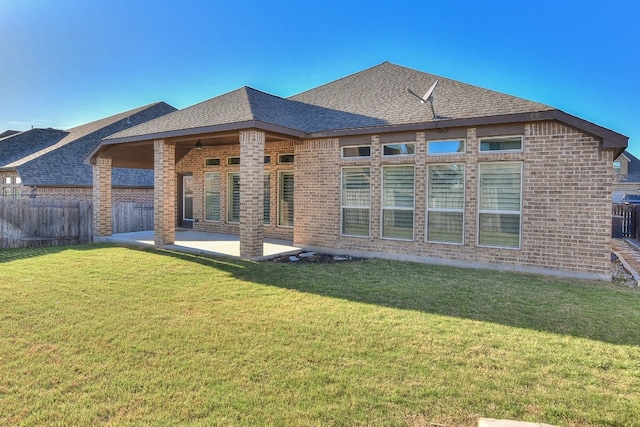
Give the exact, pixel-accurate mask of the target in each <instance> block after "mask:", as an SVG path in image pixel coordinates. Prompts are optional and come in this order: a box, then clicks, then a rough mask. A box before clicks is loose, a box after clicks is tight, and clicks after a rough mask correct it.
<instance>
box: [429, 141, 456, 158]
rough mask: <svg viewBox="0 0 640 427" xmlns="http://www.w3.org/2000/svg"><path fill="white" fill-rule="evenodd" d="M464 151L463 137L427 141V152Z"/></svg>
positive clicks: (449, 152) (446, 152)
mask: <svg viewBox="0 0 640 427" xmlns="http://www.w3.org/2000/svg"><path fill="white" fill-rule="evenodd" d="M461 153H464V139H455V140H447V141H429V142H427V154H431V155H433V154H461Z"/></svg>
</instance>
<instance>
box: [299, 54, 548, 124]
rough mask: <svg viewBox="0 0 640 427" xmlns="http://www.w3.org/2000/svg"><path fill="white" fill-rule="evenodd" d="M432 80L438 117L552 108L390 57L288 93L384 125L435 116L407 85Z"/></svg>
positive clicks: (420, 86)
mask: <svg viewBox="0 0 640 427" xmlns="http://www.w3.org/2000/svg"><path fill="white" fill-rule="evenodd" d="M436 80H438V86H437V87H436V89H435V91H434V92H433V107H434V110H435V113H436V115H437V116H438V119H440V120H441V119H465V118H472V117H489V116H497V115H503V114H518V113H531V112H539V111H549V110H554V108H553V107H549V106H548V105H544V104H540V103H538V102H533V101H528V100H525V99H522V98H517V97H514V96H511V95H506V94H503V93H499V92H495V91H492V90H488V89H484V88H481V87H478V86H473V85H470V84H467V83H462V82H459V81H456V80H451V79H447V78H445V77H440V76H436V75H433V74H428V73H424V72H422V71H417V70H413V69H410V68H406V67H401V66H399V65H395V64H391V63H389V62H384V63H382V64H380V65H378V66H375V67H373V68H369V69H366V70H364V71H360V72H359V73H356V74H352V75H350V76H347V77H344V78H342V79H339V80H336V81H334V82H331V83H328V84H325V85H322V86H319V87H317V88H315V89H311V90H309V91H306V92H303V93H300V94H298V95H295V96H292V97H290V98H288V99H290V100H295V101H299V102H304V103H306V104H311V105H316V106H320V107H324V108H328V109H331V110H339V111H342V112H347V113H353V114H358V115H361V116H363V117H368V118H375V119H377V120H378V121H382V122H384V123H386V124H388V125H401V124H410V123H423V122H428V121H433V120H434V118H433V114H432V112H431V109H430V107H429V106H428V105H427V104H421V103H420V101H419V100H418V99H416V98H415V96H413V95H412V94H410V93H409V92H408V91H407V88H411V89H412V90H413V91H415V92H417V93H419V94H420V95H422V94H424V93H425V92H426V90H427V89H428V88H429V87H430V86H431V85H432V84H433V83H435V81H436ZM363 124H364V123H363ZM343 125H344V127H345V128H347V127H360V126H358V124H353V123H344V124H343ZM354 125H355V126H354ZM364 125H366V124H364ZM322 130H328V129H322Z"/></svg>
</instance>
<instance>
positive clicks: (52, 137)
mask: <svg viewBox="0 0 640 427" xmlns="http://www.w3.org/2000/svg"><path fill="white" fill-rule="evenodd" d="M67 135H69V132H66V131H63V130H59V129H51V128H49V129H37V128H36V129H31V130H27V131H24V132H20V133H16V134H14V135H11V136H9V137H6V138H3V139H2V140H0V167H2V168H7V167H8V168H13V166H12V163H14V162H17V161H19V160H21V159H23V158H24V157H26V156H30V155H33V154H34V153H37V152H39V151H41V150H44V149H46V148H48V147H51V146H53V145H54V144H57V143H58V142H60V141H61V140H62V139H63V138H64V137H66V136H67Z"/></svg>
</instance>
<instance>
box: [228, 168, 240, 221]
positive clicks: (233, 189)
mask: <svg viewBox="0 0 640 427" xmlns="http://www.w3.org/2000/svg"><path fill="white" fill-rule="evenodd" d="M227 185H228V188H229V190H228V192H227V200H228V201H227V221H229V222H240V173H239V172H231V173H230V174H229V180H228V182H227Z"/></svg>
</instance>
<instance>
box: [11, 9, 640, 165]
mask: <svg viewBox="0 0 640 427" xmlns="http://www.w3.org/2000/svg"><path fill="white" fill-rule="evenodd" d="M639 17H640V2H638V1H637V0H622V1H616V2H611V3H608V4H607V3H604V2H602V1H593V0H582V1H578V0H575V1H574V0H566V1H565V0H554V1H550V0H537V1H535V2H518V1H513V0H506V1H491V0H485V1H474V2H471V1H468V2H465V1H439V2H432V1H428V0H420V1H417V0H416V1H405V0H394V1H385V2H380V3H376V2H375V1H374V2H372V1H348V0H341V1H334V0H325V1H305V0H299V1H269V0H263V1H246V0H234V1H233V2H231V1H224V2H223V1H216V0H214V1H212V0H206V1H200V0H180V1H172V2H164V1H158V0H154V1H148V0H134V1H132V0H91V1H87V0H21V1H15V0H0V132H2V131H4V130H6V129H15V130H26V129H29V128H30V127H31V126H34V127H55V128H62V129H65V128H69V127H73V126H76V125H79V124H83V123H87V122H90V121H93V120H97V119H100V118H102V117H106V116H109V115H112V114H116V113H119V112H121V111H125V110H129V109H132V108H135V107H138V106H141V105H145V104H148V103H151V102H155V101H166V102H168V103H170V104H171V105H173V106H175V107H177V108H184V107H187V106H189V105H192V104H195V103H197V102H200V101H203V100H205V99H209V98H212V97H214V96H217V95H220V94H222V93H225V92H228V91H231V90H234V89H237V88H239V87H241V86H245V85H247V86H251V87H254V88H256V89H259V90H262V91H265V92H268V93H271V94H274V95H278V96H282V97H287V96H290V95H293V94H295V93H298V92H301V91H303V90H306V89H310V88H312V87H315V86H318V85H321V84H323V83H327V82H330V81H332V80H335V79H338V78H340V77H343V76H346V75H349V74H352V73H355V72H357V71H360V70H362V69H365V68H368V67H371V66H374V65H377V64H379V63H381V62H383V61H390V62H393V63H395V64H398V65H403V66H407V67H410V68H415V69H418V70H421V71H425V72H429V73H433V74H437V75H441V76H444V77H449V78H453V79H456V80H460V81H463V82H466V83H471V84H475V85H478V86H482V87H485V88H488V89H493V90H497V91H500V92H504V93H508V94H510V95H515V96H519V97H522V98H526V99H530V100H534V101H538V102H542V103H545V104H548V105H551V106H554V107H556V108H559V109H561V110H564V111H565V112H567V113H570V114H573V115H576V116H578V117H581V118H583V119H585V120H588V121H591V122H594V123H597V124H599V125H601V126H604V127H607V128H610V129H612V130H615V131H617V132H619V133H622V134H624V135H627V136H629V137H630V138H631V139H630V145H629V148H630V150H631V152H632V153H634V154H636V155H640V26H638V25H637V22H636V21H637V19H638V18H639Z"/></svg>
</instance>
